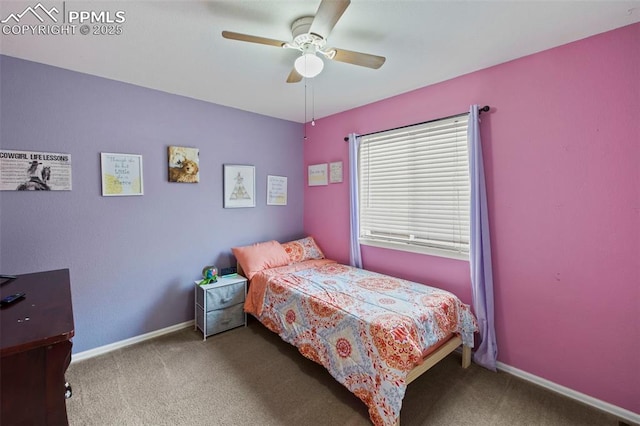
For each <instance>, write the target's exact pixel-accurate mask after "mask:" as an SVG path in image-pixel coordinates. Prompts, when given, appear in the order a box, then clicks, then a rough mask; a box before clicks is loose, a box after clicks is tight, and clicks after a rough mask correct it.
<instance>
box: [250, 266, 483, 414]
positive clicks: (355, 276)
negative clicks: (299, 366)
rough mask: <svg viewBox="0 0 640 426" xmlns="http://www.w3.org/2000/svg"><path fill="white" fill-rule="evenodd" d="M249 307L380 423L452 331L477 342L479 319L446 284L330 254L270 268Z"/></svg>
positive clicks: (258, 280) (254, 283)
mask: <svg viewBox="0 0 640 426" xmlns="http://www.w3.org/2000/svg"><path fill="white" fill-rule="evenodd" d="M247 296H248V297H247V302H246V304H245V310H247V312H250V313H251V314H253V315H254V316H256V317H257V318H258V319H259V320H260V321H261V322H262V323H263V324H264V325H265V326H266V327H268V328H269V329H270V330H272V331H274V332H275V333H278V334H279V335H280V337H281V338H282V339H283V340H285V341H286V342H289V343H291V344H293V345H294V346H296V347H297V348H298V350H299V351H300V352H301V353H302V354H303V355H304V356H306V357H307V358H309V359H311V360H313V361H315V362H317V363H319V364H321V365H323V366H324V367H325V368H326V369H327V370H328V371H329V372H330V373H331V375H332V376H333V377H334V378H335V379H336V380H338V382H340V383H342V384H343V385H344V386H346V387H347V389H349V390H350V391H351V392H352V393H354V394H355V395H356V396H357V397H358V398H360V399H361V400H362V401H363V402H364V403H365V404H366V405H367V407H368V409H369V416H370V418H371V421H372V422H373V424H375V425H395V424H396V422H397V420H398V419H399V416H400V409H401V407H402V399H403V398H404V394H405V390H406V386H407V385H406V377H407V374H408V372H409V371H410V370H411V369H412V368H413V367H414V366H416V365H417V364H419V363H420V362H421V361H422V358H423V355H424V354H426V353H427V352H428V350H429V348H430V347H432V346H433V345H435V344H437V343H439V342H440V341H441V340H443V339H444V338H446V337H448V336H449V335H450V334H451V333H458V334H460V335H461V337H462V341H463V343H464V344H465V345H467V346H473V333H474V331H476V330H477V325H476V320H475V318H474V317H473V315H472V314H471V312H470V311H469V306H468V305H465V304H463V303H462V302H461V301H460V300H459V299H458V298H457V297H456V296H455V295H453V294H452V293H450V292H447V291H445V290H440V289H437V288H434V287H428V286H426V285H422V284H418V283H413V282H410V281H406V280H402V279H398V278H393V277H390V276H387V275H381V274H377V273H374V272H370V271H365V270H362V269H357V268H353V267H351V266H346V265H341V264H338V263H335V262H334V261H329V260H314V261H307V262H302V263H298V264H294V265H291V266H283V267H279V268H273V269H268V270H266V271H262V272H260V273H258V274H257V275H256V276H254V278H253V279H252V280H251V285H250V287H249V294H248V295H247Z"/></svg>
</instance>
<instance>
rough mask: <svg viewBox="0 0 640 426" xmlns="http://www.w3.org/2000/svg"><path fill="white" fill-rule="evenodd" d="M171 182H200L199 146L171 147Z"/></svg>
mask: <svg viewBox="0 0 640 426" xmlns="http://www.w3.org/2000/svg"><path fill="white" fill-rule="evenodd" d="M169 182H181V183H198V182H200V151H199V150H198V148H187V147H184V146H170V147H169Z"/></svg>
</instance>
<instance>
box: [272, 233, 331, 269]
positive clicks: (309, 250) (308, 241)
mask: <svg viewBox="0 0 640 426" xmlns="http://www.w3.org/2000/svg"><path fill="white" fill-rule="evenodd" d="M282 247H284V251H285V252H286V253H287V255H288V256H289V262H290V263H298V262H302V261H305V260H313V259H324V254H323V253H322V250H320V247H318V245H317V244H316V241H315V240H314V239H313V237H306V238H302V239H300V240H295V241H289V242H288V243H284V244H282Z"/></svg>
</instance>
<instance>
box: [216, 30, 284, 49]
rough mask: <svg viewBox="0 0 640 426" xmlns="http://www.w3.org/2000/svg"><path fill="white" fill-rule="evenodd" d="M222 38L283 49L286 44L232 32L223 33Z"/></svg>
mask: <svg viewBox="0 0 640 426" xmlns="http://www.w3.org/2000/svg"><path fill="white" fill-rule="evenodd" d="M222 37H224V38H228V39H230V40H239V41H248V42H249V43H258V44H266V45H268V46H276V47H282V46H284V45H285V44H286V42H285V41H280V40H274V39H272V38H265V37H257V36H252V35H248V34H241V33H234V32H232V31H223V32H222Z"/></svg>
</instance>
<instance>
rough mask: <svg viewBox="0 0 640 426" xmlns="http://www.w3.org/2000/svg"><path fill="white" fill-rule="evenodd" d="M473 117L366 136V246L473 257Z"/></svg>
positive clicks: (362, 167) (362, 176)
mask: <svg viewBox="0 0 640 426" xmlns="http://www.w3.org/2000/svg"><path fill="white" fill-rule="evenodd" d="M468 163H469V160H468V154H467V116H466V115H463V116H457V117H452V118H446V119H442V120H436V121H432V122H428V123H423V124H417V125H414V126H409V127H404V128H401V129H395V130H389V131H386V132H381V133H376V134H373V135H369V136H363V137H362V138H361V141H360V149H359V164H358V165H359V185H360V188H359V189H360V240H361V243H363V244H371V245H382V246H390V247H393V248H400V249H405V250H409V251H418V252H427V253H434V252H435V253H438V252H440V253H441V254H443V255H445V256H449V255H451V257H460V258H467V256H468V252H469V192H470V191H469V166H468Z"/></svg>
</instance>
